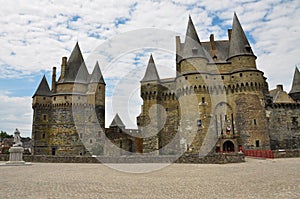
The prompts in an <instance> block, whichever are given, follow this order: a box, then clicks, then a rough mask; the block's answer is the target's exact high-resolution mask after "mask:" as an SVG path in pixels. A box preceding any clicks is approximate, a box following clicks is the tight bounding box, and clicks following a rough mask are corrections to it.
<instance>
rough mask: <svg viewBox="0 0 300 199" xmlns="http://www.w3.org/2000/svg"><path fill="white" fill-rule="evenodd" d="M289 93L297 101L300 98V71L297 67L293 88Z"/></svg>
mask: <svg viewBox="0 0 300 199" xmlns="http://www.w3.org/2000/svg"><path fill="white" fill-rule="evenodd" d="M289 95H290V96H291V97H292V98H293V99H294V100H296V101H299V100H300V72H299V70H298V68H297V67H296V69H295V73H294V79H293V84H292V89H291V91H290V92H289Z"/></svg>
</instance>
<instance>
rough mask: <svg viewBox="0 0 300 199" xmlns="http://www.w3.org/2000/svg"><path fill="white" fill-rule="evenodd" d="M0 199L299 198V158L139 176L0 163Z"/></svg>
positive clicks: (175, 168)
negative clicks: (3, 164) (0, 164)
mask: <svg viewBox="0 0 300 199" xmlns="http://www.w3.org/2000/svg"><path fill="white" fill-rule="evenodd" d="M123 166H131V167H132V168H133V167H137V165H123ZM139 166H142V165H139ZM153 166H155V165H153ZM0 198H3V199H5V198H14V199H18V198H35V199H40V198H73V199H75V198H300V158H298V159H297V158H289V159H274V160H259V159H250V158H247V159H246V163H239V164H226V165H208V164H207V165H204V164H172V165H170V166H168V167H165V168H163V169H160V170H158V171H154V172H150V173H144V174H133V173H124V172H120V171H117V170H114V169H111V168H109V167H107V166H105V165H101V164H67V163H62V164H53V163H51V164H50V163H33V165H32V166H19V167H16V166H15V167H13V166H2V167H0Z"/></svg>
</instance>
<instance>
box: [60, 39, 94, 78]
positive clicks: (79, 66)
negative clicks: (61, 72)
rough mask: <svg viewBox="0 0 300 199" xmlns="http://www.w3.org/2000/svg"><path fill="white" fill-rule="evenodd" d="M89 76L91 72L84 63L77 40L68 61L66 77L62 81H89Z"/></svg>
mask: <svg viewBox="0 0 300 199" xmlns="http://www.w3.org/2000/svg"><path fill="white" fill-rule="evenodd" d="M88 76H89V73H88V70H87V68H86V65H85V63H84V59H83V57H82V53H81V50H80V47H79V45H78V42H76V45H75V47H74V49H73V51H72V53H71V55H70V58H69V60H68V63H67V67H66V71H65V77H64V79H62V80H61V81H62V82H75V81H76V82H80V83H87V80H88Z"/></svg>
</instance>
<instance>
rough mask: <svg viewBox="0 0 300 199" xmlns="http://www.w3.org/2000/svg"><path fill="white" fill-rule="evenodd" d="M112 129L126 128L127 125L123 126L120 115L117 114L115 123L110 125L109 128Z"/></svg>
mask: <svg viewBox="0 0 300 199" xmlns="http://www.w3.org/2000/svg"><path fill="white" fill-rule="evenodd" d="M111 127H120V128H125V125H124V124H123V122H122V120H121V118H120V116H119V114H118V113H117V114H116V115H115V117H114V119H113V121H112V122H111V124H110V125H109V128H111Z"/></svg>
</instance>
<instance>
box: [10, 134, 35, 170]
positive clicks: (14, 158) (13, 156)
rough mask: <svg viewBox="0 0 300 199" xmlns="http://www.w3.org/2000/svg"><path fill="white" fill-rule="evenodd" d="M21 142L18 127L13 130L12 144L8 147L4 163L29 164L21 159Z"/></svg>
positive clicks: (22, 150)
mask: <svg viewBox="0 0 300 199" xmlns="http://www.w3.org/2000/svg"><path fill="white" fill-rule="evenodd" d="M23 152H24V148H23V143H22V141H21V136H20V131H19V130H18V129H16V130H15V132H14V144H13V146H12V147H11V148H10V149H9V161H8V162H6V163H5V165H12V166H21V165H30V164H31V163H26V162H25V161H23Z"/></svg>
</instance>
